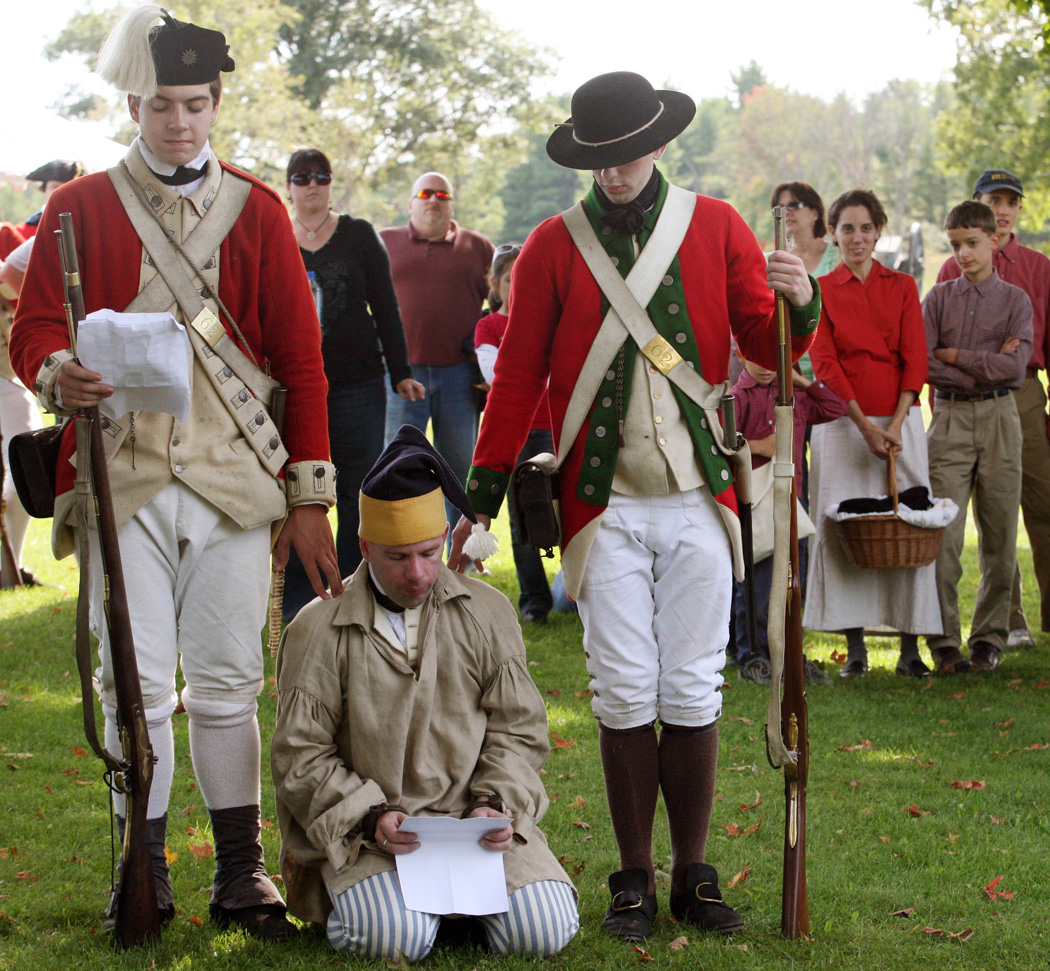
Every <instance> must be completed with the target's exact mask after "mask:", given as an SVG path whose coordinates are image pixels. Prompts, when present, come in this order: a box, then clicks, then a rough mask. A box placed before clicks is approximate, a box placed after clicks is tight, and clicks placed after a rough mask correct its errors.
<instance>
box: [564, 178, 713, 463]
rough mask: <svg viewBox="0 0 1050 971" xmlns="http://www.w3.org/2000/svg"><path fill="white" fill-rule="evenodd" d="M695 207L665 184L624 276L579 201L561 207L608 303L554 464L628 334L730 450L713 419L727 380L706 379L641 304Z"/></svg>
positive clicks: (668, 260) (660, 276) (693, 199)
mask: <svg viewBox="0 0 1050 971" xmlns="http://www.w3.org/2000/svg"><path fill="white" fill-rule="evenodd" d="M695 208H696V195H695V194H694V193H692V192H689V191H687V190H686V189H682V188H680V187H679V186H676V185H669V186H668V187H667V198H666V200H665V201H664V207H663V210H662V211H661V213H660V217H659V219H658V220H657V222H656V227H655V228H654V230H653V234H652V236H650V237H649V241H648V242H647V243H646V244H645V248H644V249H643V250H642V251H641V253H640V254H639V257H638V259H637V260H636V261H635V264H634V266H632V267H631V270H630V272H629V273H628V274H627V278H626V279H624V278H623V277H621V276H620V274H619V272H618V271H617V270H616V268H615V267H614V266H613V264H612V261H611V260H610V259H609V255H608V254H607V253H606V252H605V249H604V248H603V247H602V244H601V243H600V242H599V240H598V237H597V236H596V235H595V233H594V227H593V226H592V225H591V222H590V220H589V219H588V218H587V214H586V212H585V211H584V209H583V206H582V204H577V205H575V206H573V207H572V208H571V209H567V210H566V211H565V212H563V213H562V220H563V221H564V222H565V226H566V228H567V229H568V230H569V234H570V235H571V236H572V240H573V242H574V243H575V244H576V248H577V249H578V250H579V251H580V255H581V256H582V257H583V259H584V261H585V262H586V263H587V267H588V269H590V271H591V274H592V275H593V276H594V279H595V282H596V283H597V284H598V286H599V287H600V288H601V290H602V293H604V294H605V296H606V298H607V299H608V301H609V304H610V306H609V312H608V313H607V314H606V315H605V319H604V320H603V321H602V325H601V327H600V328H599V330H598V333H597V335H596V336H595V339H594V341H593V343H592V344H591V349H590V351H589V352H588V354H587V358H586V360H585V361H584V365H583V368H582V369H581V371H580V376H579V378H577V381H576V386H575V388H573V392H572V395H571V397H570V399H569V405H568V407H567V408H566V411H565V420H564V421H563V423H562V431H561V437H560V439H559V441H558V462H559V464H560V463H561V462H563V461H564V460H565V456H567V455H568V454H569V449H570V448H572V444H573V442H574V441H575V439H576V436H577V435H578V434H579V430H580V428H581V427H582V426H583V422H584V420H585V419H586V417H587V414H588V412H589V411H590V407H591V404H592V403H593V402H594V396H595V395H596V394H597V393H598V388H599V386H600V384H601V381H602V377H603V376H604V374H605V372H606V371H607V370H608V368H609V365H610V363H611V362H612V360H613V358H614V357H615V356H616V354H617V352H618V351H619V349H620V345H621V344H623V342H624V340H625V339H626V338H627V337H628V336H630V337H631V338H632V339H633V340H634V342H635V343H636V344H637V345H638V347H639V349H641V351H642V353H643V354H645V356H646V357H648V358H649V360H650V361H652V362H653V363H654V364H655V365H656V366H657V367H658V368H659V369H660V371H661V372H662V373H663V374H664V375H665V376H666V377H667V378H668V380H670V381H671V382H673V383H674V384H675V385H676V386H677V387H679V388H680V389H681V390H682V391H683V392H684V393H685V394H686V395H687V396H688V397H689V398H690V399H691V400H693V401H694V402H696V404H698V405H699V406H700V407H701V408H703V410H704V412H705V414H706V415H707V420H708V424H709V425H710V429H711V433H712V436H713V438H714V440H715V443H716V445H717V446H718V447H719V449H720V450H721V451H722V452H723V453H724V454H727V455H728V454H731V452H732V450H731V449H729V448H727V446H726V444H725V442H724V441H723V440H722V436H721V434H720V429H721V427H722V426H721V423H720V422H719V420H718V408H719V406H720V404H721V400H722V395H723V394H725V392H726V390H727V388H728V382H723V383H722V384H720V385H717V386H715V385H711V384H708V383H707V381H705V380H704V379H703V377H701V375H699V374H698V373H697V372H696V371H695V370H694V369H693V368H691V367H690V366H689V365H688V364H687V363H686V362H685V361H683V360H682V358H681V356H680V355H679V354H678V352H677V351H676V350H674V348H673V347H671V345H670V344H669V343H668V342H667V340H665V339H664V338H663V337H662V336H661V335H660V334H659V332H658V331H657V329H656V327H655V326H654V324H653V322H652V320H650V319H649V315H648V313H646V311H645V309H644V308H645V307H646V306H647V305H648V304H649V301H650V300H652V298H653V294H655V293H656V288H657V287H658V286H659V285H660V281H661V280H662V279H663V277H664V275H665V274H666V272H667V268H668V267H669V266H670V265H671V263H672V261H673V260H674V258H675V256H676V254H677V253H678V250H679V248H680V247H681V245H682V240H684V239H685V234H686V232H687V231H688V229H689V224H690V222H691V220H692V218H693V210H694V209H695Z"/></svg>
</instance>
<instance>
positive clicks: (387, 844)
mask: <svg viewBox="0 0 1050 971" xmlns="http://www.w3.org/2000/svg"><path fill="white" fill-rule="evenodd" d="M407 818H408V817H407V816H406V815H405V814H404V813H402V812H398V811H397V810H394V809H392V810H391V811H390V812H388V813H383V815H382V816H380V817H379V819H377V820H376V846H378V847H379V850H380V852H382V853H389V854H390V855H391V856H399V855H403V854H405V853H411V852H412V851H413V850H418V849H419V840H417V839H416V834H415V833H402V832H401V831H400V830H398V826H400V825H401V823H402V822H404V820H405V819H407Z"/></svg>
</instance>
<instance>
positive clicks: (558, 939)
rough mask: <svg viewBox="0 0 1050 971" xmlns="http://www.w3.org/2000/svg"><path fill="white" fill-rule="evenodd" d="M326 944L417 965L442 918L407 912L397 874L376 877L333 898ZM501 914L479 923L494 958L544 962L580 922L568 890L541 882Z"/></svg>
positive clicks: (520, 892)
mask: <svg viewBox="0 0 1050 971" xmlns="http://www.w3.org/2000/svg"><path fill="white" fill-rule="evenodd" d="M331 896H332V904H333V909H332V913H331V915H330V916H329V918H328V940H329V941H330V942H331V945H332V947H334V948H335V949H336V950H337V951H351V952H353V953H354V954H360V955H362V956H363V957H369V958H386V959H387V960H390V961H399V960H404V961H408V962H414V961H420V960H422V959H423V958H425V957H426V956H427V954H429V953H430V949H431V948H432V947H433V946H434V938H435V937H437V932H438V926H439V925H440V923H441V919H442V918H441V916H440V915H438V914H424V913H421V912H420V911H417V910H408V909H407V908H406V907H405V901H404V898H403V897H402V896H401V885H400V883H399V882H398V879H397V871H396V870H388V871H387V872H385V873H377V874H376V875H375V876H372V877H368V878H366V879H364V880H362V881H361V882H360V883H357V884H355V885H354V886H352V887H350V888H349V889H348V890H345V891H344V892H343V893H341V894H332V895H331ZM509 902H510V909H509V910H508V911H507V912H506V913H505V914H487V915H486V916H484V917H479V918H477V919H478V920H479V921H480V922H481V924H482V926H483V927H484V930H485V935H486V937H487V938H488V943H489V947H490V948H491V949H492V951H493V952H494V953H496V954H526V955H533V956H535V957H547V956H549V955H551V954H557V953H558V952H559V951H560V950H561V949H562V948H564V947H565V945H566V944H568V943H569V941H571V940H572V939H573V937H574V936H575V934H576V931H577V930H579V927H580V920H579V913H578V911H577V908H576V898H575V895H574V894H573V890H572V887H571V886H570V885H569V884H567V883H561V882H558V881H554V880H541V881H538V882H536V883H530V884H527V885H526V886H524V887H522V888H521V889H520V890H516V891H515V892H514V893H512V894H511V895H510V898H509Z"/></svg>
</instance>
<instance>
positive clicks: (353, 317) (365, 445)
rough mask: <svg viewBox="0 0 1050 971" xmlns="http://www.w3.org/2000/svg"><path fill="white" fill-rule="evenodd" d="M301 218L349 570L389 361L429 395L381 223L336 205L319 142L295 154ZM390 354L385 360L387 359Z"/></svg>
mask: <svg viewBox="0 0 1050 971" xmlns="http://www.w3.org/2000/svg"><path fill="white" fill-rule="evenodd" d="M287 184H288V194H289V198H290V199H291V202H292V226H293V228H294V229H295V236H296V239H297V240H298V242H299V253H300V255H301V256H302V259H303V263H304V264H305V266H306V270H307V272H308V273H313V274H314V281H315V283H316V284H317V286H318V287H319V288H320V293H321V300H320V301H319V305H320V308H321V310H320V324H321V353H322V355H323V356H324V370H325V376H326V377H327V378H328V437H329V439H330V440H331V448H332V462H333V464H334V465H335V467H336V471H337V472H338V478H337V480H336V497H337V502H336V511H337V515H338V519H339V523H338V531H337V534H336V550H337V552H338V554H339V571H340V574H341V575H342V576H344V577H346V576H349V575H350V574H351V573H353V572H354V570H356V569H357V565H358V564H359V563H360V562H361V549H360V546H359V544H358V540H357V527H358V506H357V494H358V491H359V490H360V488H361V480H362V479H363V478H364V476H365V473H367V472H368V470H369V469H370V468H371V467H372V465H373V464H374V463H375V460H376V459H377V458H378V457H379V454H380V452H382V451H383V430H384V426H385V421H386V393H385V391H384V388H383V375H384V370H385V371H386V373H387V374H388V375H389V378H390V385H391V387H392V388H393V389H394V391H396V392H397V393H398V394H399V395H400V396H401V397H402V398H405V399H406V400H408V401H416V400H418V399H420V398H422V397H423V395H424V394H425V390H424V388H423V386H422V385H421V384H420V383H419V382H418V381H415V380H413V378H412V371H411V368H410V367H409V364H408V352H407V351H406V350H405V335H404V331H403V330H402V327H401V314H400V312H399V311H398V307H397V297H396V296H395V295H394V285H393V283H392V282H391V279H390V261H389V259H388V258H387V253H386V249H385V247H384V246H383V244H382V243H381V242H380V241H379V236H378V235H377V234H376V231H375V229H373V228H372V224H371V223H369V222H367V221H366V220H364V219H355V218H353V217H352V216H348V215H341V214H339V213H338V212H336V211H335V210H334V209H333V208H332V166H331V163H330V162H329V161H328V158H327V156H326V155H325V154H324V153H323V152H321V151H318V150H317V149H314V148H304V149H300V150H299V151H297V152H295V153H294V154H293V155H292V157H291V158H290V159H289V160H288V170H287ZM384 359H385V363H386V367H385V369H384ZM313 596H314V594H313V590H312V589H311V587H310V583H309V580H308V579H307V577H306V574H305V572H304V570H303V567H302V565H301V564H300V563H299V560H298V558H297V557H295V556H294V554H293V556H292V559H291V560H290V561H289V563H288V568H287V570H286V572H285V587H284V614H285V617H286V618H290V617H292V616H294V615H295V614H296V613H297V612H298V610H299V609H300V608H301V607H303V606H305V605H306V604H307V603H308V602H309V601H310V600H312V599H313Z"/></svg>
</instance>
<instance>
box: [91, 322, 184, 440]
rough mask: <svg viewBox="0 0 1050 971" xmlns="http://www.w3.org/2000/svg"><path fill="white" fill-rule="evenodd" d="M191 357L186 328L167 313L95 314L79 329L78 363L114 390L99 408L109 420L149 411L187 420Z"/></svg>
mask: <svg viewBox="0 0 1050 971" xmlns="http://www.w3.org/2000/svg"><path fill="white" fill-rule="evenodd" d="M192 353H193V351H192V348H191V347H190V340H189V337H188V336H187V334H186V328H185V327H183V326H182V324H180V323H179V322H178V321H177V320H176V319H175V318H174V317H172V315H171V314H169V313H163V314H122V313H117V312H116V311H115V310H97V311H95V312H94V313H92V314H88V316H87V317H86V318H85V319H84V320H82V321H81V322H80V327H79V328H78V329H77V356H78V357H79V358H80V363H81V364H83V365H84V367H86V368H90V369H91V370H92V371H97V372H98V373H99V374H101V375H102V380H103V381H105V382H106V383H107V384H111V385H113V387H114V388H115V389H116V390H115V391H114V392H113V394H112V395H111V396H110V397H108V398H106V399H105V400H104V401H102V402H101V404H99V411H100V412H101V413H102V414H103V415H106V416H107V417H109V418H114V419H116V418H119V417H120V416H121V415H123V414H126V413H127V412H129V411H139V410H146V411H156V412H162V413H164V414H166V415H174V416H175V418H177V419H178V420H179V421H185V420H186V418H187V416H188V415H189V412H190V358H191V355H192Z"/></svg>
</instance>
